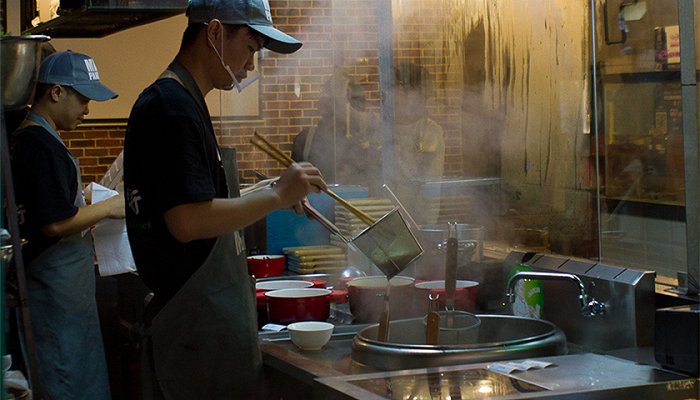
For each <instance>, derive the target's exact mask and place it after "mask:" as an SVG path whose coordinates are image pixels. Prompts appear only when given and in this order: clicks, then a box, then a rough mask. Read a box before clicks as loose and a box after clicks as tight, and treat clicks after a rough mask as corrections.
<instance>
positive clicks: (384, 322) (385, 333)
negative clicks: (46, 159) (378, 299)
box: [377, 285, 391, 342]
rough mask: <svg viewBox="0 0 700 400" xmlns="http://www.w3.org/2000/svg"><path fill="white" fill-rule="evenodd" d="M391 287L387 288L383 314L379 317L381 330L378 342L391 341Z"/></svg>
mask: <svg viewBox="0 0 700 400" xmlns="http://www.w3.org/2000/svg"><path fill="white" fill-rule="evenodd" d="M390 290H391V286H390V285H388V286H387V288H386V293H385V294H384V296H382V297H383V298H384V299H383V302H382V303H383V308H382V313H381V314H380V315H379V330H378V331H377V332H378V333H377V340H379V341H380V342H386V341H387V340H389V292H390Z"/></svg>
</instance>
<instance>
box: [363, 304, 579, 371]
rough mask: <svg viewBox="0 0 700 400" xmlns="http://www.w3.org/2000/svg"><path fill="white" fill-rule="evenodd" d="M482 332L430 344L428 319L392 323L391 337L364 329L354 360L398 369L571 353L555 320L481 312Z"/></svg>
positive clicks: (381, 367)
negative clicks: (380, 338)
mask: <svg viewBox="0 0 700 400" xmlns="http://www.w3.org/2000/svg"><path fill="white" fill-rule="evenodd" d="M478 317H479V318H480V319H481V325H480V326H479V327H478V334H476V335H466V336H465V337H464V340H460V341H452V340H443V338H440V339H439V340H438V343H437V344H435V345H428V344H425V330H426V328H425V324H424V322H423V318H411V319H404V320H397V321H392V322H391V323H390V325H389V339H388V341H386V342H381V341H378V340H377V331H378V329H379V325H378V324H374V325H370V326H368V327H366V328H364V329H362V330H360V331H359V332H358V333H357V335H356V336H355V338H354V339H353V342H352V359H353V361H355V362H357V363H359V364H362V365H366V366H370V367H373V368H376V369H380V370H385V371H393V370H401V369H410V368H426V367H439V366H445V365H457V364H471V363H478V362H488V361H502V360H513V359H520V358H528V357H545V356H555V355H562V354H566V353H567V347H566V336H565V335H564V333H563V332H562V331H561V330H559V329H558V328H557V327H556V326H555V325H554V324H552V323H550V322H548V321H543V320H538V319H531V318H523V317H515V316H510V315H478Z"/></svg>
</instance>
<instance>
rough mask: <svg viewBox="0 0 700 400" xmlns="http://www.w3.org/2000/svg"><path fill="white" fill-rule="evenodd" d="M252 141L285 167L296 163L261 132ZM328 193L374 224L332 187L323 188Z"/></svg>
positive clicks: (255, 133)
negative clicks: (331, 188)
mask: <svg viewBox="0 0 700 400" xmlns="http://www.w3.org/2000/svg"><path fill="white" fill-rule="evenodd" d="M250 142H251V143H252V144H253V145H254V146H255V147H257V148H259V149H260V150H262V151H263V152H265V153H266V154H267V155H269V156H270V157H272V158H274V159H275V160H277V161H278V162H279V163H280V164H282V165H284V166H285V167H289V166H290V165H292V164H293V163H294V160H292V158H291V157H289V156H288V155H286V154H284V153H283V152H282V151H281V150H279V149H278V148H277V147H275V146H274V145H272V143H270V142H268V141H267V139H265V138H264V137H262V136H261V135H260V134H259V133H257V132H254V133H253V138H252V139H250ZM322 190H323V191H324V192H325V193H326V194H327V195H329V196H330V197H331V198H333V200H335V201H337V202H338V203H340V204H342V205H343V207H345V208H347V209H348V211H350V212H351V213H353V214H355V216H356V217H357V218H359V219H360V221H362V222H364V223H365V224H367V225H372V224H374V219H372V217H370V216H369V215H367V214H366V213H365V212H364V211H362V210H360V209H359V208H357V207H355V206H353V205H352V204H350V203H348V202H347V201H346V200H345V199H344V198H342V197H340V196H338V195H337V194H335V192H333V191H332V190H330V189H322Z"/></svg>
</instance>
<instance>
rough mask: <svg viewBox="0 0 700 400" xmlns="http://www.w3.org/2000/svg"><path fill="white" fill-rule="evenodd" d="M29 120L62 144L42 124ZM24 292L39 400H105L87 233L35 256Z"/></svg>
mask: <svg viewBox="0 0 700 400" xmlns="http://www.w3.org/2000/svg"><path fill="white" fill-rule="evenodd" d="M28 119H30V120H32V121H34V122H36V123H38V124H39V125H41V126H42V127H44V128H45V129H47V130H48V131H49V133H51V134H52V136H55V137H56V139H57V140H59V141H60V142H61V143H63V141H61V139H60V137H59V136H58V134H57V133H56V132H55V131H54V130H53V128H52V127H51V126H50V125H49V124H48V123H47V122H46V120H44V119H43V118H41V117H40V116H38V115H36V114H30V116H29V117H28ZM66 151H68V150H67V149H66ZM71 158H72V159H73V163H74V164H75V168H76V175H77V179H78V190H77V193H76V194H75V200H74V204H75V206H76V207H83V206H85V200H84V198H83V194H82V180H81V179H80V168H79V164H78V160H77V159H76V158H75V157H73V156H72V155H71ZM27 291H28V303H29V312H30V313H31V316H32V329H33V331H34V341H35V345H36V354H37V357H38V360H37V361H38V362H37V364H38V372H37V374H38V378H39V382H40V385H41V390H42V394H43V395H44V398H46V399H51V400H54V399H55V400H64V399H86V400H88V399H89V400H94V399H110V391H109V377H108V374H107V363H106V360H105V353H104V345H103V343H102V334H101V332H100V321H99V316H98V314H97V302H96V300H95V264H94V253H93V244H92V235H91V234H90V232H89V231H87V232H78V233H75V234H73V235H70V236H65V237H63V238H61V239H60V240H59V241H58V242H57V243H56V244H54V245H53V246H51V247H49V248H48V249H46V250H45V251H43V252H42V253H41V254H39V256H37V257H36V258H35V259H34V260H33V261H32V262H31V263H30V264H29V266H28V268H27Z"/></svg>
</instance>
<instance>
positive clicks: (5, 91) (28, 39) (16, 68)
mask: <svg viewBox="0 0 700 400" xmlns="http://www.w3.org/2000/svg"><path fill="white" fill-rule="evenodd" d="M49 39H50V38H49V37H48V36H42V35H34V36H3V37H0V50H1V54H0V59H2V70H1V73H0V77H2V106H3V107H4V109H5V110H19V109H21V108H23V107H24V106H26V105H27V104H29V102H30V101H31V100H32V97H33V95H34V87H35V86H36V80H37V76H38V74H39V64H40V61H41V44H42V43H43V42H46V41H48V40H49Z"/></svg>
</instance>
